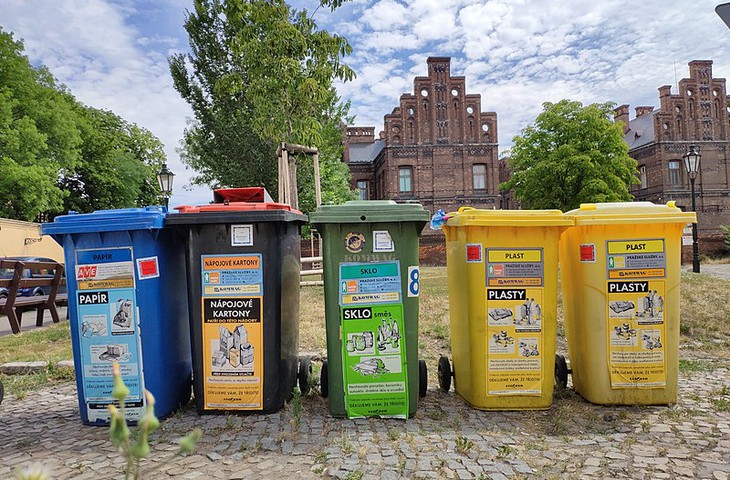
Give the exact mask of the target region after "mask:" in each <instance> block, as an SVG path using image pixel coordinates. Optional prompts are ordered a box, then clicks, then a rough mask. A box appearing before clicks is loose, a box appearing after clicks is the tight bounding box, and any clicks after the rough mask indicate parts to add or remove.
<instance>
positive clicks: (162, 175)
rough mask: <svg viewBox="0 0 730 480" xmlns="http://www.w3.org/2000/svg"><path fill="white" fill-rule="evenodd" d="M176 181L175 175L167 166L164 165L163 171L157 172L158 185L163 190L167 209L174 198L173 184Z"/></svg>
mask: <svg viewBox="0 0 730 480" xmlns="http://www.w3.org/2000/svg"><path fill="white" fill-rule="evenodd" d="M174 179H175V174H174V173H172V172H171V171H170V169H169V168H167V164H166V163H163V164H162V169H161V170H160V171H159V172H157V183H158V185H159V186H160V190H162V196H163V197H165V208H169V206H170V205H169V204H170V196H172V182H173V180H174Z"/></svg>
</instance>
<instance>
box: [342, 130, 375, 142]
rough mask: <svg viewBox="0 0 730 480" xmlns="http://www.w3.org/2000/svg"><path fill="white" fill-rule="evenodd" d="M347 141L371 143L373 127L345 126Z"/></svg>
mask: <svg viewBox="0 0 730 480" xmlns="http://www.w3.org/2000/svg"><path fill="white" fill-rule="evenodd" d="M347 141H348V143H373V142H374V141H375V127H347Z"/></svg>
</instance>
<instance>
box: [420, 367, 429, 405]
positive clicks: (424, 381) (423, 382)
mask: <svg viewBox="0 0 730 480" xmlns="http://www.w3.org/2000/svg"><path fill="white" fill-rule="evenodd" d="M427 390H428V367H427V366H426V361H425V360H419V361H418V396H419V397H421V398H423V397H425V396H426V391H427Z"/></svg>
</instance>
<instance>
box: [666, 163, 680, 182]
mask: <svg viewBox="0 0 730 480" xmlns="http://www.w3.org/2000/svg"><path fill="white" fill-rule="evenodd" d="M668 166H669V185H670V186H677V185H680V184H681V183H682V179H681V175H680V171H679V162H678V161H677V160H671V161H670V162H669V164H668Z"/></svg>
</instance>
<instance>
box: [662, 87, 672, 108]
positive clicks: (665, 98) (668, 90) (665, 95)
mask: <svg viewBox="0 0 730 480" xmlns="http://www.w3.org/2000/svg"><path fill="white" fill-rule="evenodd" d="M671 96H672V86H671V85H662V86H661V87H659V109H660V110H661V111H662V112H664V113H667V112H669V111H670V106H669V98H670V97H671Z"/></svg>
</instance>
